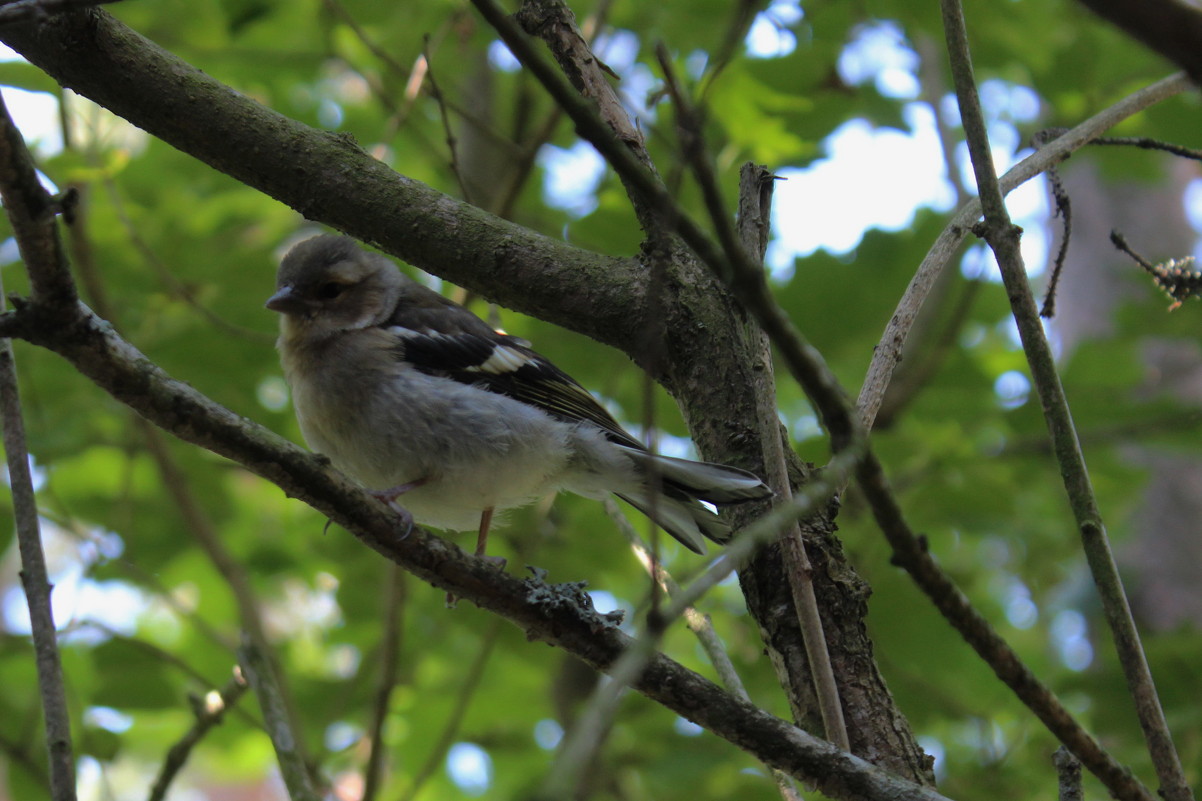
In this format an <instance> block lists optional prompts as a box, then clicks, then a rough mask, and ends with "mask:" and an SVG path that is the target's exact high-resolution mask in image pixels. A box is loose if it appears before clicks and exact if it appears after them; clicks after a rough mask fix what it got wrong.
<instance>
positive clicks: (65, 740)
mask: <svg viewBox="0 0 1202 801" xmlns="http://www.w3.org/2000/svg"><path fill="white" fill-rule="evenodd" d="M0 129H2V130H0V195H3V197H4V206H5V209H6V211H7V212H8V216H9V219H10V220H11V221H12V226H13V231H14V232H16V235H17V242H18V245H19V246H20V248H21V253H22V256H24V257H25V258H29V257H30V255H27V254H31V255H33V257H34V258H38V257H42V258H50V259H54V262H55V263H57V264H61V263H62V262H61V261H60V260H61V258H62V255H61V251H62V248H61V247H60V243H59V240H58V232H57V230H56V229H55V221H54V213H53V209H52V205H53V204H52V203H51V202H50V198H49V196H48V195H47V194H46V191H45V190H44V189H42V185H41V184H40V183H39V182H38V179H37V175H36V173H35V171H34V168H33V161H32V160H31V159H30V157H29V152H28V151H27V150H26V149H25V143H24V140H22V138H21V134H20V132H19V131H18V130H17V128H16V126H15V125H13V121H12V119H11V118H10V117H9V115H8V109H7V108H6V107H5V106H4V101H3V100H2V99H0ZM33 272H34V271H32V270H31V274H32V273H33ZM38 272H39V274H40V275H43V276H46V277H48V278H49V279H50V280H39V281H38V282H36V283H35V284H34V290H35V292H39V293H41V294H43V295H50V296H52V297H55V298H57V299H59V300H63V299H69V298H72V297H73V294H74V292H73V289H72V285H71V283H70V281H69V280H68V281H67V282H66V283H65V285H64V283H63V282H62V281H58V280H55V278H56V272H55V271H47V272H45V273H43V272H41V271H38ZM57 275H58V276H61V274H57ZM3 297H4V290H3V287H2V286H0V311H3V310H4V301H3ZM0 416H2V420H3V428H4V453H5V455H6V457H7V459H8V476H9V484H10V486H11V488H12V495H13V511H14V514H15V517H16V528H17V545H18V549H19V550H20V553H21V584H22V586H23V587H24V589H25V598H26V601H27V603H28V605H29V622H30V628H31V629H32V634H33V648H34V653H35V655H36V665H37V673H38V689H39V691H40V692H41V696H42V714H43V716H44V718H45V722H46V750H47V756H48V759H49V763H50V796H51V798H52V799H54V801H73V799H74V798H75V757H74V754H73V749H72V745H71V718H70V715H69V714H68V712H67V698H66V692H65V691H64V688H63V666H62V662H61V660H60V658H59V653H58V643H57V640H56V635H55V630H54V612H53V609H52V608H51V605H50V591H51V585H50V579H49V576H48V574H47V572H46V558H45V555H44V554H43V552H42V538H41V532H40V528H39V525H38V508H37V501H36V499H35V498H34V494H33V478H32V476H31V475H30V471H29V452H28V450H27V445H26V441H25V425H24V423H23V421H22V419H21V401H20V397H19V395H18V393H17V371H16V365H15V362H14V361H13V351H12V340H10V339H3V340H0Z"/></svg>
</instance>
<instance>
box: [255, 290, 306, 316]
mask: <svg viewBox="0 0 1202 801" xmlns="http://www.w3.org/2000/svg"><path fill="white" fill-rule="evenodd" d="M264 305H265V306H266V307H267V308H269V309H271V310H272V311H273V312H279V313H281V314H297V313H299V312H303V311H304V309H305V301H304V299H303V298H301V297H300V296H299V295H297V294H296V293H295V292H293V291H292V287H290V286H284V287H280V290H279V291H278V292H276V293H275V294H274V295H272V296H271V297H269V298H268V299H267V303H265V304H264Z"/></svg>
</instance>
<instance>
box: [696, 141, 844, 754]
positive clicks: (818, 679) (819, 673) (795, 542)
mask: <svg viewBox="0 0 1202 801" xmlns="http://www.w3.org/2000/svg"><path fill="white" fill-rule="evenodd" d="M711 177H712V176H711ZM775 180H776V176H774V175H772V174H771V173H770V172H768V170H767V168H765V167H760V166H757V165H754V164H744V165H743V168H742V169H741V170H740V173H739V238H740V240H742V242H741V244H742V247H743V249H744V250H745V251H746V252H747V254H748V256H749V257H751V258H752V259H754V260H756V261H761V262H762V261H763V258H764V252H765V249H766V248H767V245H768V228H769V222H768V221H769V215H770V213H771V208H772V187H773V182H774V181H775ZM707 183H708V184H709V186H710V187H712V188H713V189H715V190H716V186H717V182H716V181H712V180H711V181H707ZM707 194H708V192H707ZM754 336H755V338H756V339H757V340H759V344H760V353H759V357H760V359H761V369H762V370H764V371H765V373H766V375H767V379H766V382H765V383H766V385H767V389H768V391H767V392H766V393H765V394H764V396H763V397H762V398H761V403H760V404H759V407H760V408H759V409H758V412H759V416H760V427H761V430H763V431H764V439H763V442H764V467H765V469H766V470H767V473H768V475H767V479H768V486H770V487H771V488H772V491H773V492H775V493H776V496H777V498H778V499H779V500H778V502H784V501H788V500H790V499H791V498H792V497H793V492H792V485H791V484H790V482H789V470H788V466H787V463H786V461H785V448H784V444H783V443H782V442H781V432H780V428H781V426H780V421H779V420H778V419H777V416H776V392H775V384H776V382H775V379H773V378H772V377H771V374H772V345H771V343H769V341H768V336H767V335H766V334H765V333H764V332H763V330H760V329H758V327H757V330H756V331H755V332H754ZM781 545H782V548H781V552H782V553H783V554H784V558H785V565H786V569H787V573H788V576H789V586H790V589H791V590H792V595H793V610H794V612H795V613H796V614H797V619H798V622H799V623H800V624H801V631H802V640H803V642H804V643H805V650H806V658H807V659H808V660H809V662H810V672H811V673H812V674H813V677H814V689H815V692H816V694H817V696H818V709H819V712H821V714H822V728H823V731H824V733H825V734H826V739H828V740H830V741H831V742H832V743H834V744H835V745H837V746H839V748H840V749H842V750H844V751H850V750H851V741H850V740H849V739H848V736H847V723H846V722H845V721H844V719H843V704H842V702H841V701H840V698H839V685H838V683H837V682H836V681H835V671H834V669H833V668H832V667H831V655H830V652H829V651H828V650H827V643H826V634H825V632H824V630H823V625H822V616H821V614H820V613H819V610H818V598H817V596H816V595H815V594H814V575H813V574H814V569H813V567H812V566H811V564H810V557H809V555H808V554H807V553H806V545H805V540H803V539H802V536H801V526H800V525H799V524H798V523H797V522H794V523H793V524H792V525H790V526H789V527H787V528H786V529H785V531H784V534H783V535H782V537H781Z"/></svg>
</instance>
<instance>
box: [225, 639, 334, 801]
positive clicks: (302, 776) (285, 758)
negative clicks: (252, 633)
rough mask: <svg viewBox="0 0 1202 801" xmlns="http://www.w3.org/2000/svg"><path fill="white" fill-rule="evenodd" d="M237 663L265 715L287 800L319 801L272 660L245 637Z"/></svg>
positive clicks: (264, 718) (264, 720)
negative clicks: (286, 790) (286, 789)
mask: <svg viewBox="0 0 1202 801" xmlns="http://www.w3.org/2000/svg"><path fill="white" fill-rule="evenodd" d="M238 662H239V664H240V665H241V666H242V675H243V676H245V677H246V683H247V684H249V685H250V687H251V689H253V690H254V691H255V695H256V696H257V697H258V699H259V708H260V709H261V710H262V711H263V725H264V726H265V727H266V728H267V735H268V736H269V737H270V738H271V745H272V746H273V747H274V748H275V757H276V762H278V763H279V766H280V775H281V776H282V777H283V779H284V786H285V787H287V788H288V797H289V798H290V799H292V801H318V799H319V798H320V796H319V795H318V794H317V792H316V790H314V789H313V783H312V781H311V780H310V778H309V769H308V766H307V765H305V759H304V753H303V752H302V751H301V749H300V741H299V740H298V739H297V736H296V734H297V733H296V731H294V730H293V728H292V725H291V723H290V721H289V719H288V712H287V709H286V708H285V705H284V697H283V696H282V695H281V694H280V687H279V685H278V684H277V683H276V680H275V670H274V668H273V666H272V664H271V660H270V659H269V658H268V655H267V654H266V653H265V652H263V651H262V650H260V649H259V646H258V644H257V643H256V642H254V640H252V639H251V638H250V637H245V638H244V639H243V641H242V647H241V648H239V649H238Z"/></svg>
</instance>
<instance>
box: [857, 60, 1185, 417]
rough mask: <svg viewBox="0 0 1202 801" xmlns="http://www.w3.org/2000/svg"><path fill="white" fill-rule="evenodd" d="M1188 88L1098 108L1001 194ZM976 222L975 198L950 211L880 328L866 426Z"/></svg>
mask: <svg viewBox="0 0 1202 801" xmlns="http://www.w3.org/2000/svg"><path fill="white" fill-rule="evenodd" d="M1190 86H1191V84H1190V82H1189V79H1188V78H1186V77H1185V75H1184V73H1178V74H1176V75H1170V76H1169V77H1167V78H1164V79H1162V80H1159V81H1157V82H1156V83H1154V84H1152V85H1151V86H1148V87H1146V88H1144V89H1141V90H1139V91H1138V92H1134V93H1132V94H1131V95H1129V96H1128V97H1126V98H1124V99H1122V100H1120V101H1119V102H1117V103H1115V104H1114V105H1112V106H1110V107H1108V108H1106V109H1103V110H1102V111H1100V112H1098V113H1097V114H1095V115H1094V116H1092V117H1090V118H1089V119H1087V120H1085V121H1084V122H1082V123H1081V124H1080V125H1077V126H1076V127H1075V128H1073V129H1072V130H1070V131H1067V132H1066V133H1064V134H1062V135H1060V136H1058V137H1057V138H1055V139H1053V140H1052V141H1051V142H1049V143H1047V144H1046V145H1044V146H1043V147H1041V148H1040V149H1039V150H1038V151H1036V152H1035V153H1032V154H1031V155H1030V156H1027V157H1026V158H1025V159H1023V160H1022V161H1020V162H1019V163H1018V164H1016V165H1014V166H1013V167H1011V168H1010V170H1008V171H1007V172H1006V174H1005V175H1003V176H1002V177H1001V180H1000V181H999V184H1000V187H1001V191H1002V193H1003V194H1009V193H1010V192H1012V191H1014V190H1015V189H1016V188H1018V187H1019V186H1021V185H1022V184H1024V183H1026V182H1027V181H1029V180H1031V179H1032V178H1034V177H1035V176H1037V175H1039V174H1040V173H1043V172H1045V171H1046V170H1048V169H1049V168H1050V167H1054V166H1056V165H1057V164H1059V163H1060V162H1062V161H1064V160H1065V159H1067V158H1068V157H1069V156H1071V155H1072V154H1073V153H1075V152H1076V151H1078V150H1080V149H1081V148H1082V147H1084V146H1085V145H1087V144H1089V143H1090V142H1091V141H1093V140H1094V139H1096V138H1097V137H1099V136H1101V135H1102V133H1103V132H1105V131H1107V130H1109V129H1110V128H1113V127H1114V126H1115V125H1117V124H1118V123H1120V122H1122V121H1123V120H1125V119H1127V118H1128V117H1130V116H1132V115H1133V114H1137V113H1139V112H1140V111H1143V110H1144V109H1146V108H1148V107H1149V106H1153V105H1155V104H1157V103H1159V102H1161V101H1162V100H1166V99H1167V98H1170V97H1172V96H1173V95H1177V94H1180V93H1181V92H1184V91H1185V90H1186V89H1189V88H1190ZM980 218H981V201H980V200H979V199H974V200H971V201H969V202H968V203H966V204H965V205H964V206H962V207H961V208H960V210H959V211H957V212H956V214H955V216H953V217H952V219H951V221H950V222H949V223H948V224H947V226H946V227H945V228H944V229H943V231H942V232H941V233H940V234H939V237H938V239H936V240H935V243H934V244H933V245H931V248H930V250H928V251H927V255H926V257H925V258H924V259H923V260H922V264H920V265H919V266H918V270H917V271H916V272H915V273H914V277H913V278H912V279H910V284H909V286H907V287H906V291H905V293H904V294H903V295H902V299H901V301H899V302H898V304H897V308H896V309H895V310H894V312H893V316H892V317H891V318H890V320H889V324H888V325H886V326H885V331H884V333H883V334H882V335H881V341H880V343H879V344H878V345H877V346H876V349H875V350H874V351H873V354H872V363H871V364H869V365H868V372H867V373H866V374H865V376H864V383H863V384H862V385H861V387H860V395H859V398H858V399H857V401H856V406H857V408H858V409H859V411H860V418H861V419H862V420H863V421H864V425H866V426H868V427H869V428H871V427H872V424H873V422H874V420H875V419H876V413H877V411H878V410H879V409H880V405H881V401H882V399H883V398H884V397H885V391H886V390H887V389H888V387H889V381H890V380H891V378H892V377H893V371H894V370H895V369H896V368H897V365H898V363H899V362H900V361H901V358H902V351H903V349H904V347H905V343H906V337H907V336H909V333H910V329H911V327H912V326H913V325H914V319H915V317H917V315H918V312H919V310H920V309H921V308H922V304H923V302H924V301H925V300H926V298H927V295H928V294H929V293H930V291H931V287H932V286H934V284H935V281H936V279H937V278H938V277H939V275H940V273H942V272H943V269H944V268H945V267H946V266H947V264H948V262H949V261H951V259H952V257H953V256H954V255H955V254H956V253H957V252H958V251H959V248H960V245H961V243H962V242H963V241H964V238H965V237H966V236H968V233H969V231H970V230H971V228H972V226H973V224H974V223H976V221H977V220H979V219H980Z"/></svg>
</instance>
